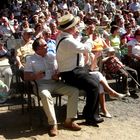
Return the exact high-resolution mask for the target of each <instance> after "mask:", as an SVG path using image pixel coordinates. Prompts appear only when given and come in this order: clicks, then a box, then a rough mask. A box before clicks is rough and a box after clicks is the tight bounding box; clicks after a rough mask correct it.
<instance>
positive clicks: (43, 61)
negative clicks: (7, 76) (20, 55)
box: [24, 54, 57, 80]
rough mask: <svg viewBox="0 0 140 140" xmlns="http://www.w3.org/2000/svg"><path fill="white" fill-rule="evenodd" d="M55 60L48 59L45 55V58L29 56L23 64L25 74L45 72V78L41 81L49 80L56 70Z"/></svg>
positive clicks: (35, 55)
mask: <svg viewBox="0 0 140 140" xmlns="http://www.w3.org/2000/svg"><path fill="white" fill-rule="evenodd" d="M56 65H57V63H56V59H55V57H54V58H49V57H48V56H47V55H46V56H45V57H41V56H39V55H37V54H34V55H32V56H29V57H28V58H27V61H26V63H25V68H24V71H25V72H33V73H35V72H39V71H42V72H45V77H43V79H41V80H51V79H52V75H53V74H54V73H55V70H56Z"/></svg>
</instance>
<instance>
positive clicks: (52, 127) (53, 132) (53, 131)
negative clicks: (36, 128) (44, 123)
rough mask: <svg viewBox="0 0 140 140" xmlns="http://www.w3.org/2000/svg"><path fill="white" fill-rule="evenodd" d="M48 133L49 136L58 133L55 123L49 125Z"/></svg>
mask: <svg viewBox="0 0 140 140" xmlns="http://www.w3.org/2000/svg"><path fill="white" fill-rule="evenodd" d="M49 135H50V136H51V137H54V136H57V135H58V129H57V125H50V127H49Z"/></svg>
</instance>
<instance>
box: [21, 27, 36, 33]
mask: <svg viewBox="0 0 140 140" xmlns="http://www.w3.org/2000/svg"><path fill="white" fill-rule="evenodd" d="M34 32H35V31H34V29H33V28H26V29H24V30H23V33H31V34H32V33H34Z"/></svg>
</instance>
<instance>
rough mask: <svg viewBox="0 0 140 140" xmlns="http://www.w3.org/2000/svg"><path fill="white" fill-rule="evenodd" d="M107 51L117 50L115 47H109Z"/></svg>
mask: <svg viewBox="0 0 140 140" xmlns="http://www.w3.org/2000/svg"><path fill="white" fill-rule="evenodd" d="M107 52H115V49H114V48H113V47H108V48H107Z"/></svg>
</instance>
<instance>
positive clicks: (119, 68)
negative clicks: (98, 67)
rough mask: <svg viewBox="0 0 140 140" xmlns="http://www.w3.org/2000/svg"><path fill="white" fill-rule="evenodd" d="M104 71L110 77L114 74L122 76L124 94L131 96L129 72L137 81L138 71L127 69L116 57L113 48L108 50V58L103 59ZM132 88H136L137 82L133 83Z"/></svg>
mask: <svg viewBox="0 0 140 140" xmlns="http://www.w3.org/2000/svg"><path fill="white" fill-rule="evenodd" d="M103 65H104V66H103V71H104V72H105V73H106V74H109V75H110V76H111V75H112V74H116V75H117V74H118V75H120V76H122V84H123V89H124V90H123V91H124V94H126V95H128V96H130V92H129V85H128V76H129V75H128V72H127V71H129V72H130V73H131V74H132V75H133V77H134V78H135V79H137V72H136V70H134V69H132V68H129V67H126V66H125V65H124V64H123V63H122V62H121V61H120V60H119V59H118V58H117V57H116V56H115V49H114V48H113V47H109V48H108V50H107V57H106V58H104V59H103ZM131 86H133V87H134V88H136V83H135V81H133V79H132V81H131Z"/></svg>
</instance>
